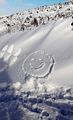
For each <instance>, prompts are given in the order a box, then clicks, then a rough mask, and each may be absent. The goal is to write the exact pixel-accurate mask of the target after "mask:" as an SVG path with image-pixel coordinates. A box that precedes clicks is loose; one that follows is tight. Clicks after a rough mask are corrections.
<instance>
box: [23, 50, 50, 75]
mask: <svg viewBox="0 0 73 120" xmlns="http://www.w3.org/2000/svg"><path fill="white" fill-rule="evenodd" d="M50 67H51V57H50V56H49V55H48V54H47V53H46V52H45V51H44V50H39V51H36V52H34V53H31V54H30V55H28V56H27V57H26V58H25V60H24V62H23V65H22V70H23V71H24V72H26V73H27V74H30V75H31V76H33V77H44V76H45V75H46V74H48V72H49V70H50Z"/></svg>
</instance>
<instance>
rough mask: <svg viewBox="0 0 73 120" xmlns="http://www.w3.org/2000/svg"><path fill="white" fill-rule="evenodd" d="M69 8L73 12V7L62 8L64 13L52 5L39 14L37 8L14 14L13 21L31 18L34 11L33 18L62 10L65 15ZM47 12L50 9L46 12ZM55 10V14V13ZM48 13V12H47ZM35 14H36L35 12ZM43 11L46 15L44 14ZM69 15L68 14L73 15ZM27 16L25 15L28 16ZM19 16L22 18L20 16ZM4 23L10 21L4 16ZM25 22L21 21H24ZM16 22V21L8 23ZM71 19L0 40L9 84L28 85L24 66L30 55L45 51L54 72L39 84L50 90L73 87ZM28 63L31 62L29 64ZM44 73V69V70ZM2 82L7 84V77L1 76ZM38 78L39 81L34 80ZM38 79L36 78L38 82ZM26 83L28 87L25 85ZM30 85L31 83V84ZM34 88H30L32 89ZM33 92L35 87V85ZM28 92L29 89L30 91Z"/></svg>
mask: <svg viewBox="0 0 73 120" xmlns="http://www.w3.org/2000/svg"><path fill="white" fill-rule="evenodd" d="M68 8H70V13H71V12H72V11H71V10H72V5H66V6H65V5H62V8H61V10H60V9H59V8H58V5H57V6H50V8H49V7H47V8H45V7H44V8H42V10H41V8H40V9H39V11H38V14H36V11H37V10H38V9H33V10H29V11H25V12H24V13H19V14H14V15H13V16H12V18H15V20H16V22H15V23H16V24H17V22H18V20H17V16H18V19H19V18H22V16H24V17H25V16H28V15H29V13H30V12H32V14H33V13H34V14H33V15H32V16H38V15H40V16H42V15H44V16H46V14H50V12H48V10H49V11H51V14H52V12H54V14H52V16H53V15H55V13H57V12H58V11H60V12H61V11H62V12H63V13H64V14H65V13H66V10H67V9H68ZM47 9H48V10H47ZM54 9H56V11H55V10H54ZM46 10H47V13H46V12H45V11H46ZM34 11H35V12H34ZM41 11H44V12H41ZM70 13H69V14H70ZM25 14H26V15H25ZM19 16H20V17H19ZM2 20H3V21H4V20H6V21H7V20H8V21H9V19H8V18H6V17H3V18H1V22H2ZM21 20H22V19H21ZM11 22H12V23H13V20H12V21H10V22H9V23H10V24H11ZM71 22H72V17H71V16H66V17H61V18H56V19H50V20H49V21H47V22H46V24H45V25H42V24H40V25H39V26H37V27H33V26H31V29H26V30H24V31H20V32H14V33H13V32H11V33H8V34H5V35H3V36H1V37H0V58H1V59H3V60H4V62H6V63H7V64H8V67H7V70H6V72H7V73H8V79H9V80H8V81H9V82H11V83H16V82H20V83H21V84H22V85H23V84H25V79H24V78H25V72H26V71H25V69H24V70H23V63H24V61H25V59H26V57H28V56H29V55H30V54H33V53H34V52H36V51H39V50H44V51H46V52H47V53H48V55H49V56H53V57H54V59H55V65H54V68H53V70H52V73H51V75H50V76H49V77H48V78H47V79H44V78H43V80H42V78H40V79H41V80H40V79H39V80H38V84H39V85H40V81H44V82H45V83H46V86H47V89H48V88H49V90H51V88H53V87H49V86H54V87H65V88H67V87H71V88H72V86H73V72H72V71H73V52H72V51H73V31H72V26H71ZM27 64H29V63H27ZM44 71H45V70H44ZM0 79H1V83H2V79H3V82H7V81H6V80H5V77H4V78H3V77H2V75H1V78H0ZM35 79H36V78H35ZM36 80H37V79H36ZM30 82H31V81H30V80H29V81H28V82H27V83H26V84H27V88H28V86H29V84H30ZM26 84H25V86H26ZM30 86H31V84H30ZM30 88H31V87H30ZM32 89H33V85H32ZM27 90H28V89H27Z"/></svg>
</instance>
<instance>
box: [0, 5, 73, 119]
mask: <svg viewBox="0 0 73 120" xmlns="http://www.w3.org/2000/svg"><path fill="white" fill-rule="evenodd" d="M56 7H57V8H56ZM58 7H62V8H61V10H60V11H59V12H61V11H62V12H61V14H59V13H58V14H56V17H55V16H53V15H55V12H58V11H57V10H58ZM41 9H42V8H40V11H41ZM48 9H49V10H50V11H51V13H52V12H54V14H53V13H52V17H50V19H49V21H47V22H46V23H45V25H43V24H40V25H38V26H37V27H33V26H31V29H25V30H24V31H19V32H14V33H13V32H10V33H7V34H5V35H4V36H1V37H0V93H1V94H0V111H1V112H0V116H1V114H2V111H4V114H5V116H2V118H1V120H9V119H10V118H12V120H20V119H21V120H22V119H23V120H28V119H30V120H42V119H43V120H73V72H72V71H73V52H72V51H73V28H72V25H71V23H72V22H73V20H72V19H73V18H72V5H71V3H70V4H68V5H63V6H60V5H57V6H50V8H49V7H48ZM52 9H53V10H52ZM54 9H56V11H55V10H54ZM67 9H68V10H69V11H68V12H69V13H68V14H66V13H67ZM34 11H36V9H33V10H32V12H33V13H34ZM43 11H45V7H44V8H43ZM64 13H65V15H64ZM39 14H40V15H41V16H42V15H46V14H49V12H47V13H46V12H44V14H42V13H41V12H39ZM23 15H24V14H23ZM27 15H28V12H26V16H27ZM18 16H19V14H18ZM21 16H22V14H21V15H20V17H21ZM35 16H36V14H35ZM13 17H14V18H15V19H17V14H15V15H13ZM3 19H6V20H8V19H7V18H2V19H1V20H3ZM21 21H22V20H21ZM11 22H12V23H13V21H11ZM1 23H2V21H1ZM9 24H10V25H11V23H9ZM16 24H17V20H16V22H15V25H16ZM9 27H10V26H9ZM6 30H8V28H7V29H6ZM10 30H11V29H10ZM13 104H14V106H15V107H12V106H13ZM3 106H5V107H4V108H3ZM14 111H16V112H15V113H14ZM20 111H21V112H20ZM18 113H19V114H18ZM16 115H17V118H16V117H14V116H16ZM3 117H5V118H3Z"/></svg>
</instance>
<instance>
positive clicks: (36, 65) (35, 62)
mask: <svg viewBox="0 0 73 120" xmlns="http://www.w3.org/2000/svg"><path fill="white" fill-rule="evenodd" d="M29 64H30V68H31V69H34V70H38V69H42V68H43V67H44V65H45V62H44V61H43V60H42V59H34V58H33V59H31V62H30V63H29Z"/></svg>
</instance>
